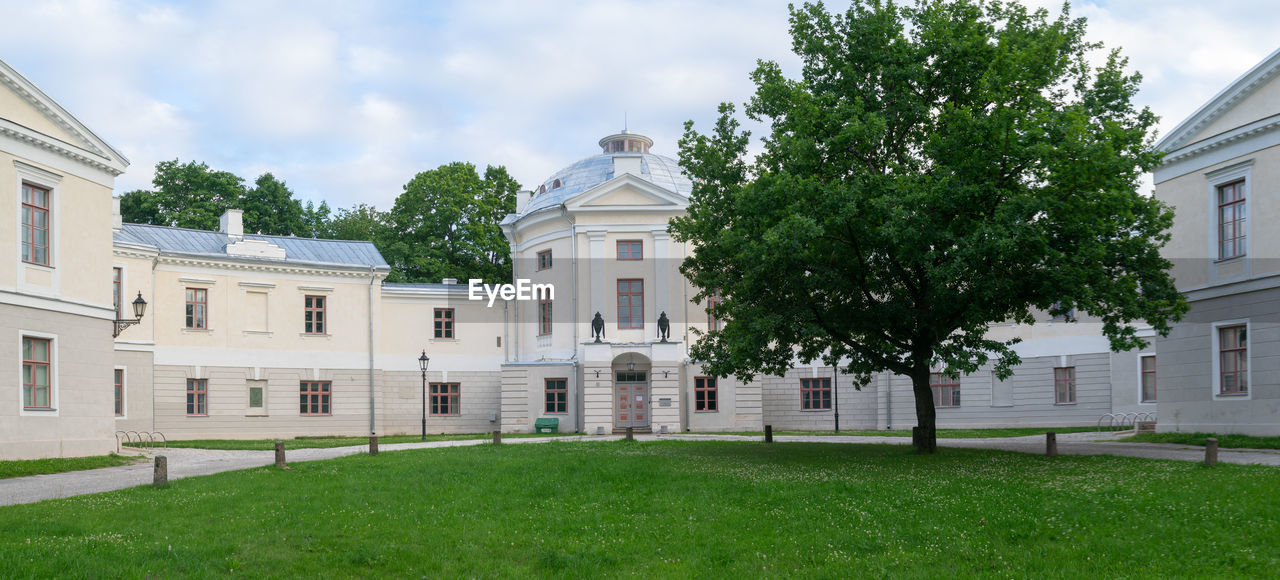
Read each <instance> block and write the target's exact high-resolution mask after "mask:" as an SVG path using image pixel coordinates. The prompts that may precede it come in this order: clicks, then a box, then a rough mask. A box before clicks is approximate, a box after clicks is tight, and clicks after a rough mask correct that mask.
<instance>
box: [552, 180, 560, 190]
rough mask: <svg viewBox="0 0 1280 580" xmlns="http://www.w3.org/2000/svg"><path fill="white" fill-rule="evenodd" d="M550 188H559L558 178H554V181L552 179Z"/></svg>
mask: <svg viewBox="0 0 1280 580" xmlns="http://www.w3.org/2000/svg"><path fill="white" fill-rule="evenodd" d="M551 189H560V180H559V179H557V180H555V181H552V182H551Z"/></svg>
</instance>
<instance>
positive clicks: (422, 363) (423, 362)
mask: <svg viewBox="0 0 1280 580" xmlns="http://www.w3.org/2000/svg"><path fill="white" fill-rule="evenodd" d="M429 362H431V357H429V356H427V351H425V350H424V351H422V356H420V357H418V368H421V369H422V440H423V441H426V440H427V363H429Z"/></svg>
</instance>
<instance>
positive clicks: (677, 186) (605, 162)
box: [519, 153, 693, 216]
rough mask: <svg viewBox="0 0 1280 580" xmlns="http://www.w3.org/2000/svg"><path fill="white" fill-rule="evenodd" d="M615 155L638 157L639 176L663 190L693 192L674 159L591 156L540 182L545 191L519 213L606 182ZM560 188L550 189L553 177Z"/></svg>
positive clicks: (650, 155) (554, 203) (610, 176)
mask: <svg viewBox="0 0 1280 580" xmlns="http://www.w3.org/2000/svg"><path fill="white" fill-rule="evenodd" d="M614 156H625V157H640V177H641V178H643V179H644V180H645V181H648V182H650V183H653V184H654V185H657V186H659V187H662V188H663V189H666V190H668V191H672V192H674V193H678V194H680V195H683V196H686V197H688V195H689V194H690V192H692V191H693V182H692V181H691V180H690V179H689V177H688V176H687V175H685V174H684V171H683V170H681V169H680V164H679V163H677V162H676V160H675V159H672V158H670V157H666V156H663V155H656V154H653V153H610V154H600V155H593V156H591V157H588V158H586V159H583V160H581V161H579V162H577V163H574V164H573V165H570V166H568V167H566V168H564V169H561V170H560V171H557V172H555V173H554V174H552V175H551V177H549V178H547V180H546V181H544V182H542V185H543V186H545V187H546V193H543V194H535V195H534V198H533V200H532V201H530V202H529V205H526V206H525V207H524V209H523V210H522V211H521V212H520V214H519V215H520V216H524V215H528V214H530V213H533V212H535V211H538V210H540V209H543V208H548V207H554V206H557V205H560V204H562V203H564V202H565V201H567V200H569V199H570V198H573V197H575V196H577V195H578V194H580V193H582V192H584V191H587V190H589V189H592V188H594V187H596V186H597V185H600V184H602V183H604V182H606V181H609V180H611V179H613V158H614ZM557 179H559V180H560V187H559V188H557V189H552V185H554V184H555V182H556V180H557Z"/></svg>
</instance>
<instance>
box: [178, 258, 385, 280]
mask: <svg viewBox="0 0 1280 580" xmlns="http://www.w3.org/2000/svg"><path fill="white" fill-rule="evenodd" d="M156 262H157V263H159V264H166V265H174V266H189V267H195V268H209V269H217V270H235V271H241V272H274V273H280V274H302V275H320V276H334V277H338V278H368V277H369V272H370V270H369V269H368V268H353V267H332V268H325V267H321V266H304V265H290V264H279V263H259V262H239V261H230V260H215V259H209V258H196V257H188V256H166V255H159V256H157V257H156ZM388 272H390V269H389V268H387V267H385V266H379V267H376V268H374V269H373V273H374V275H376V276H378V277H380V278H381V277H386V275H387V273H388Z"/></svg>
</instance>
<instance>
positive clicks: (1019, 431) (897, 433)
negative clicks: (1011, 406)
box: [703, 427, 1098, 439]
mask: <svg viewBox="0 0 1280 580" xmlns="http://www.w3.org/2000/svg"><path fill="white" fill-rule="evenodd" d="M1097 430H1098V429H1097V427H1009V428H1004V429H938V438H939V439H976V438H983V437H1023V436H1026V435H1044V434H1045V432H1047V431H1053V432H1055V433H1081V432H1084V431H1097ZM703 434H704V435H716V434H717V433H710V432H707V433H703ZM718 434H720V435H754V436H758V437H763V436H764V431H736V432H733V433H718ZM773 434H774V435H813V436H821V435H862V436H869V437H910V436H911V430H910V429H895V430H881V431H877V430H874V429H853V430H846V429H841V430H840V432H839V433H836V432H835V431H774V432H773Z"/></svg>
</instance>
